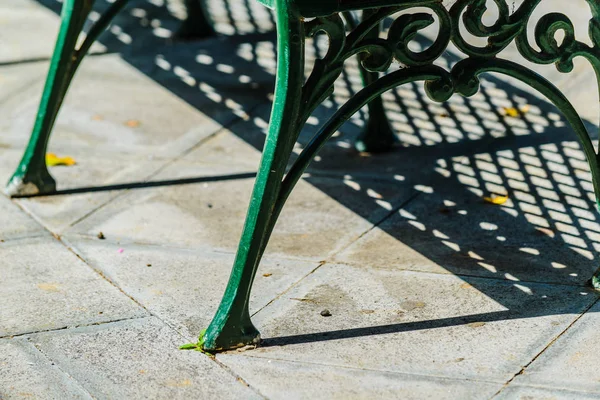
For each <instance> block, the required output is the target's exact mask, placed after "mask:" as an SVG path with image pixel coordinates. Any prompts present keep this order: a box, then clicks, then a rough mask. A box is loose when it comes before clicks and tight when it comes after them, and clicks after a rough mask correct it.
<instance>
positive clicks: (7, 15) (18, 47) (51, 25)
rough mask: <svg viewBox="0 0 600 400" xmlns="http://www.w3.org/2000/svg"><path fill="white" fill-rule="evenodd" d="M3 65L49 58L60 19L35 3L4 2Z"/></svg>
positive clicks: (1, 19)
mask: <svg viewBox="0 0 600 400" xmlns="http://www.w3.org/2000/svg"><path fill="white" fill-rule="evenodd" d="M0 15H1V17H0V30H1V31H2V46H1V47H2V49H0V63H6V62H16V61H20V60H27V59H37V58H45V57H49V56H50V55H51V54H52V49H53V47H54V40H42V39H48V38H54V37H56V33H57V32H58V25H59V21H60V20H59V18H58V16H57V15H56V14H55V13H53V12H52V11H50V10H47V9H45V8H44V7H40V5H39V3H38V2H37V1H33V0H4V1H2V4H1V5H0Z"/></svg>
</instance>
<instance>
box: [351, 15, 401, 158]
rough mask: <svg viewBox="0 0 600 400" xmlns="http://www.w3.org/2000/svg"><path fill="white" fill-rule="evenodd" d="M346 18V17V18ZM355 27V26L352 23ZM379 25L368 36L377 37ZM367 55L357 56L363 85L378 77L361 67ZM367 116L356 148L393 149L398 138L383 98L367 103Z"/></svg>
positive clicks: (367, 149)
mask: <svg viewBox="0 0 600 400" xmlns="http://www.w3.org/2000/svg"><path fill="white" fill-rule="evenodd" d="M371 12H372V10H365V11H363V16H362V18H363V19H366V18H367V17H368V16H369V15H371ZM346 19H347V20H348V18H346ZM353 27H354V28H355V27H356V26H355V25H353ZM379 32H380V26H378V27H377V28H375V29H373V30H372V31H371V32H369V35H368V36H369V37H371V38H377V37H379ZM368 57H369V54H367V53H361V54H360V55H359V56H358V61H359V62H358V68H359V70H360V74H361V76H362V80H363V86H369V85H370V84H371V83H373V82H375V81H376V80H377V79H379V73H378V72H371V71H368V70H367V69H366V68H365V67H363V64H362V63H363V62H364V61H365V60H366V59H367V58H368ZM367 107H368V109H369V118H368V119H367V120H366V121H365V128H364V130H363V131H362V133H361V135H360V136H359V137H358V138H357V139H356V143H355V144H354V146H355V147H356V150H358V151H360V152H367V153H382V152H385V151H390V150H393V149H394V145H395V144H396V143H398V138H397V137H396V135H395V134H394V130H393V128H392V126H391V124H390V121H389V119H388V117H387V115H386V113H385V108H384V106H383V99H382V98H381V96H379V97H377V98H375V99H373V101H371V102H370V103H369V104H368V106H367Z"/></svg>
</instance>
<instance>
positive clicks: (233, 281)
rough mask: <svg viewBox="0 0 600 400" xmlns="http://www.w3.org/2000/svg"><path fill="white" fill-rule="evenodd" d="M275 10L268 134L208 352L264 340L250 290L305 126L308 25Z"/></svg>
mask: <svg viewBox="0 0 600 400" xmlns="http://www.w3.org/2000/svg"><path fill="white" fill-rule="evenodd" d="M278 4H279V3H278ZM277 8H278V9H277V11H276V12H277V29H278V64H277V65H278V72H277V84H276V88H275V98H274V100H273V110H272V113H271V121H270V125H269V132H268V134H267V138H266V142H265V147H264V149H263V155H262V160H261V163H260V167H259V170H258V174H257V177H256V182H255V184H254V190H253V192H252V200H251V202H250V207H249V209H248V214H247V216H246V223H245V225H244V230H243V233H242V238H241V240H240V244H239V247H238V251H237V254H236V258H235V262H234V266H233V270H232V272H231V276H230V278H229V283H228V285H227V289H226V291H225V294H224V295H223V299H222V300H221V305H220V306H219V309H218V310H217V312H216V314H215V317H214V318H213V320H212V322H211V323H210V326H209V327H208V328H207V330H206V332H205V333H204V337H203V338H202V339H201V340H200V342H201V343H202V348H203V349H204V350H205V351H210V352H216V351H222V350H228V349H233V348H238V347H242V346H246V345H258V343H259V341H260V334H259V332H258V330H257V329H256V328H255V327H254V325H252V321H251V320H250V313H249V309H248V303H249V299H250V290H251V287H252V283H253V281H254V277H255V275H256V271H257V269H258V265H259V262H260V259H261V257H262V254H263V252H264V250H265V247H266V245H267V242H268V240H269V237H270V235H271V231H272V230H273V227H274V225H275V221H276V220H277V216H278V214H279V210H278V208H277V204H279V203H281V202H282V201H285V200H282V199H281V196H282V180H283V175H284V173H285V169H286V166H287V163H288V161H289V160H290V157H291V154H292V150H293V147H294V144H295V142H296V139H297V137H298V134H299V132H300V130H301V129H302V126H303V125H304V122H305V121H303V117H302V115H301V112H300V106H301V104H302V100H301V98H302V85H303V82H304V30H303V29H304V25H303V23H302V21H301V19H300V17H298V16H295V15H294V14H292V13H291V12H290V11H289V10H288V9H287V5H285V3H284V5H281V6H278V7H277Z"/></svg>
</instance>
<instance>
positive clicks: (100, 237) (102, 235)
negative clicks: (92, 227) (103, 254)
mask: <svg viewBox="0 0 600 400" xmlns="http://www.w3.org/2000/svg"><path fill="white" fill-rule="evenodd" d="M98 239H100V240H104V239H106V236H104V233H102V232H98Z"/></svg>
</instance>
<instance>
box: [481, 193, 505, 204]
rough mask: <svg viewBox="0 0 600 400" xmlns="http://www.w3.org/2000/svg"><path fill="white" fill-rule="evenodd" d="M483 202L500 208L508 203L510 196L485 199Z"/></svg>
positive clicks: (494, 196)
mask: <svg viewBox="0 0 600 400" xmlns="http://www.w3.org/2000/svg"><path fill="white" fill-rule="evenodd" d="M483 201H485V202H486V203H490V204H496V205H499V206H500V205H502V204H504V203H506V202H507V201H508V196H496V195H493V196H492V197H484V198H483Z"/></svg>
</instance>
